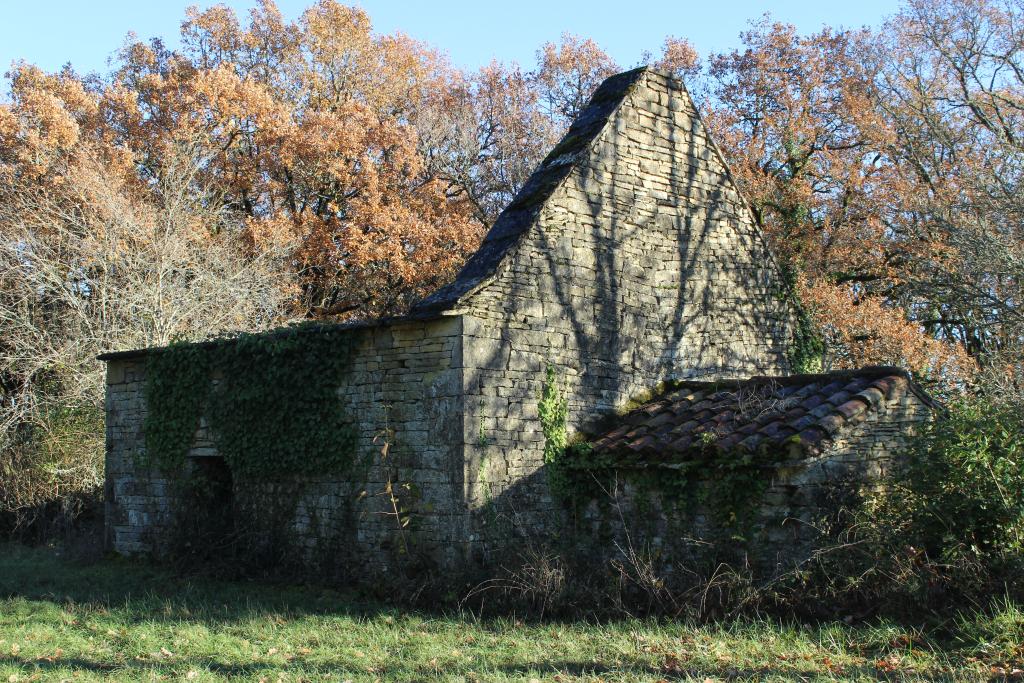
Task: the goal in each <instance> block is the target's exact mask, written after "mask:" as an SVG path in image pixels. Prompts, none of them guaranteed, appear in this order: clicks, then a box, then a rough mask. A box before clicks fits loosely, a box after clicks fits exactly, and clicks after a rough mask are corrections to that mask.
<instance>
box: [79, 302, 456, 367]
mask: <svg viewBox="0 0 1024 683" xmlns="http://www.w3.org/2000/svg"><path fill="white" fill-rule="evenodd" d="M456 317H458V316H457V315H452V314H447V313H430V314H409V315H401V316H391V317H387V318H375V319H373V320H356V321H352V322H341V323H326V322H325V323H321V324H315V323H312V324H306V325H303V326H302V327H296V326H292V327H288V326H284V327H275V328H273V329H269V330H265V331H263V332H253V333H252V334H257V335H265V336H268V337H269V336H273V335H275V334H283V333H284V332H288V331H296V330H297V331H300V332H302V333H312V332H322V331H325V330H352V331H357V330H369V329H376V328H381V327H391V326H392V325H401V324H403V323H414V322H429V321H431V320H440V319H442V318H456ZM234 334H236V335H241V334H243V332H236V333H234ZM232 339H233V338H232V337H224V338H223V339H204V340H200V341H196V342H192V343H193V344H194V345H196V346H199V347H200V348H213V347H214V346H216V345H217V344H224V343H230V342H231V341H232ZM167 348H168V347H167V346H146V347H143V348H140V349H127V350H124V351H105V352H103V353H101V354H99V355H98V356H96V360H100V361H112V360H128V359H131V358H142V357H144V356H147V355H149V354H151V353H160V352H161V351H165V350H167Z"/></svg>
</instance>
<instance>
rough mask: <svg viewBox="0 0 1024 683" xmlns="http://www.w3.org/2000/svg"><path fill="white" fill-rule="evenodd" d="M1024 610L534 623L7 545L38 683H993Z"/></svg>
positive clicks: (1011, 653)
mask: <svg viewBox="0 0 1024 683" xmlns="http://www.w3.org/2000/svg"><path fill="white" fill-rule="evenodd" d="M1022 639H1024V611H1021V610H1019V609H1017V607H1016V606H1013V605H1007V604H1006V603H1005V602H1004V603H1002V604H1001V606H999V607H997V608H995V609H994V610H993V611H991V612H990V613H988V614H986V615H980V614H979V615H972V616H964V617H962V618H960V619H954V620H950V621H947V622H945V623H944V624H934V625H931V626H929V627H927V628H923V627H920V626H918V627H913V626H908V625H898V624H894V623H886V622H876V623H871V624H861V625H854V626H849V625H845V624H843V623H830V624H818V625H813V626H810V625H799V624H791V623H779V622H772V621H763V620H762V621H759V620H743V621H733V622H729V623H723V624H716V625H710V626H708V625H704V626H701V625H693V624H687V623H683V622H672V621H656V620H622V621H614V622H610V623H604V624H592V623H582V622H565V621H558V622H551V621H549V622H544V623H536V622H534V623H526V624H524V623H522V622H519V621H517V620H515V619H502V620H494V619H476V618H474V617H473V616H472V615H470V614H453V613H448V614H442V613H436V614H435V613H427V612H418V611H412V610H408V609H401V608H395V607H388V606H385V605H381V604H379V603H372V602H365V601H361V600H359V599H358V598H356V597H355V596H353V595H347V594H345V593H341V592H338V591H333V590H327V589H322V588H311V587H284V586H279V585H265V584H257V583H246V582H221V581H213V580H209V579H197V578H181V577H175V576H174V575H172V574H170V573H168V572H165V571H161V570H158V569H155V568H152V567H149V566H145V565H140V564H135V563H129V562H125V561H103V562H99V563H94V564H89V565H79V564H75V563H72V562H69V561H65V560H62V559H61V558H60V557H58V556H57V554H56V553H55V552H54V551H52V550H47V549H28V548H25V547H22V546H17V545H0V683H2V682H3V681H30V680H74V681H92V680H117V681H123V680H155V679H156V680H194V681H216V680H226V679H242V680H265V681H279V680H280V681H348V680H351V681H373V680H386V681H435V680H442V681H513V680H514V681H531V680H539V681H560V682H564V681H662V680H665V681H668V680H672V681H674V680H696V681H705V680H707V679H710V680H729V679H733V680H736V679H739V680H744V679H752V680H877V679H880V678H884V679H889V680H935V679H939V680H972V681H973V680H984V679H990V678H995V679H1001V678H1003V677H1004V676H1005V677H1015V676H1020V675H1021V674H1020V673H1018V672H1017V671H1015V669H1017V668H1021V669H1024V665H1022V663H1021V660H1022V656H1024V642H1022Z"/></svg>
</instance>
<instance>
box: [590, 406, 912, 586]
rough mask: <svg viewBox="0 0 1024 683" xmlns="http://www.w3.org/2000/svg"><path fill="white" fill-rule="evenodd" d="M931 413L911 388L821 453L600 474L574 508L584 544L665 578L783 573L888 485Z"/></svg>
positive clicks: (594, 554)
mask: <svg viewBox="0 0 1024 683" xmlns="http://www.w3.org/2000/svg"><path fill="white" fill-rule="evenodd" d="M931 413H932V408H931V407H929V406H926V405H925V404H924V403H923V402H922V401H921V400H920V398H919V397H918V396H916V395H915V394H913V393H911V392H908V393H907V395H906V396H903V397H901V398H898V399H895V400H893V401H890V402H889V404H888V407H887V408H886V410H885V411H880V412H879V413H876V414H872V415H871V416H870V417H869V418H867V419H865V420H864V421H863V422H861V423H859V424H857V425H855V426H853V427H851V428H849V429H847V430H844V431H843V432H842V434H841V436H842V438H841V439H840V440H837V441H836V442H835V443H833V444H832V445H831V446H830V447H828V448H827V450H825V451H824V452H823V453H822V454H821V455H819V456H817V457H813V458H808V459H803V460H792V459H787V458H786V457H779V458H777V459H775V458H772V456H771V454H765V455H762V456H759V457H758V458H757V462H758V463H759V465H758V468H757V470H756V471H754V470H749V471H744V470H743V469H742V468H740V469H739V470H734V472H740V474H729V473H728V470H727V469H726V468H716V467H714V466H708V467H706V468H704V469H697V470H695V471H691V472H690V473H689V474H688V475H681V474H680V473H679V472H678V470H673V469H671V468H666V467H660V468H657V467H651V468H649V469H619V470H616V471H605V472H599V473H594V475H593V476H592V477H591V478H592V479H594V481H593V483H592V485H590V486H585V487H583V488H584V490H586V492H587V493H586V494H585V496H586V499H585V500H582V501H581V500H578V499H577V500H576V501H573V503H572V504H573V505H575V507H576V508H577V510H578V511H579V514H578V515H577V516H576V519H575V530H574V532H573V533H574V534H575V535H576V537H577V541H576V544H577V546H578V548H579V549H580V551H581V552H583V553H585V554H587V555H588V556H589V557H591V558H592V560H593V561H594V562H595V563H596V562H602V563H609V562H621V563H625V564H627V565H628V564H629V563H630V562H633V561H637V560H638V561H641V562H645V563H650V567H651V568H652V569H653V570H655V571H656V572H657V573H658V574H659V575H660V576H661V577H662V578H664V579H666V580H670V579H672V578H673V577H675V576H677V575H679V576H681V575H682V574H685V573H687V572H690V571H694V570H699V569H713V568H714V565H716V564H717V563H718V562H721V561H728V562H730V563H733V564H734V566H745V567H749V568H751V569H753V570H754V571H755V572H756V573H757V575H758V576H760V577H762V578H766V577H771V576H774V575H777V574H779V573H781V572H785V571H787V570H790V569H792V568H793V567H794V566H796V565H798V564H800V563H802V562H804V561H806V560H807V559H808V558H809V557H810V556H811V554H812V552H813V551H814V550H815V549H816V548H819V547H820V544H821V542H822V540H823V539H822V533H823V531H824V530H825V529H824V526H823V523H824V524H825V525H827V523H828V521H830V520H835V519H836V518H837V514H839V513H840V512H841V511H842V509H843V507H844V506H848V505H851V504H856V503H857V502H858V501H859V500H861V499H862V496H863V495H864V494H865V493H868V492H871V491H877V490H878V489H879V487H882V486H884V485H885V481H886V478H887V477H888V476H889V475H890V474H892V472H893V470H894V468H895V467H898V466H899V462H900V460H901V458H902V456H903V455H904V453H905V450H904V449H905V446H906V443H907V439H908V437H909V436H910V435H912V434H913V433H914V432H915V430H916V429H918V428H920V425H921V424H922V420H926V419H927V418H928V416H929V415H930V414H931ZM719 457H728V456H719ZM575 476H576V477H577V478H579V477H586V476H588V475H587V473H586V472H580V473H577V474H576V475H575ZM570 495H573V494H571V493H570Z"/></svg>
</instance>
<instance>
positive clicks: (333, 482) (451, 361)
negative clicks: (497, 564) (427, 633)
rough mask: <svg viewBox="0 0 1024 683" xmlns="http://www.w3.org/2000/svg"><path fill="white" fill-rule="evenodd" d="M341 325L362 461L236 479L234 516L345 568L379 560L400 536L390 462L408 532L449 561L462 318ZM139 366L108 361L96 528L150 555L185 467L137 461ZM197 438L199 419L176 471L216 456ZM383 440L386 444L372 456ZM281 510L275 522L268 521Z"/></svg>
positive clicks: (140, 446) (167, 535)
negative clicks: (333, 470) (340, 469)
mask: <svg viewBox="0 0 1024 683" xmlns="http://www.w3.org/2000/svg"><path fill="white" fill-rule="evenodd" d="M350 334H352V335H353V336H354V337H355V338H356V339H355V342H354V343H355V348H354V351H353V361H352V368H351V371H350V375H349V381H348V383H347V384H346V385H345V386H344V387H343V388H342V389H341V391H340V392H339V400H341V401H342V402H343V403H344V404H345V405H346V407H347V413H348V414H349V415H352V416H353V417H354V418H355V420H356V428H357V434H358V445H357V449H356V456H357V463H362V466H360V465H359V464H357V466H356V467H354V468H353V470H352V472H350V473H347V474H345V475H341V476H338V475H335V476H332V475H331V474H330V473H325V474H324V475H323V477H318V478H315V479H310V478H306V479H305V480H295V481H285V482H263V481H261V482H245V481H235V482H234V491H233V492H234V496H233V497H234V501H233V507H234V511H235V514H236V517H238V518H239V519H241V520H244V521H245V523H246V524H247V525H249V526H250V528H254V529H256V530H257V532H259V531H261V530H262V531H263V532H264V533H265V534H267V535H268V537H269V536H270V535H271V534H273V535H274V537H275V538H277V539H280V538H281V537H282V535H283V536H284V537H285V538H286V539H287V543H288V544H289V545H290V546H292V549H293V550H295V551H297V552H299V553H301V554H302V556H303V557H305V558H307V559H308V560H309V561H310V562H314V561H316V560H317V558H318V554H321V553H322V554H330V553H335V554H337V555H340V556H342V558H343V560H344V562H345V563H351V564H352V565H354V566H357V565H360V564H366V563H371V564H373V565H374V566H377V567H387V566H388V565H389V564H390V560H391V558H392V555H393V553H394V551H396V550H398V549H399V548H398V547H397V544H399V543H401V542H402V540H403V539H402V534H400V533H398V532H397V529H398V526H397V525H398V521H397V520H396V519H395V518H394V517H393V516H391V515H389V514H388V513H389V511H390V510H391V508H390V503H389V501H388V499H387V497H386V496H383V495H381V494H382V493H383V491H384V489H385V486H386V483H387V481H388V472H389V471H390V472H391V476H392V478H393V479H394V480H396V481H402V482H415V485H416V487H415V500H409V501H407V502H408V504H409V505H412V506H414V507H415V520H416V525H415V534H416V537H417V538H416V540H417V541H418V542H419V543H420V544H422V545H424V546H426V547H429V548H431V549H432V550H433V551H435V552H434V554H435V555H436V559H437V561H439V562H451V561H454V560H455V558H454V557H452V556H451V555H452V553H453V552H455V551H456V550H457V548H456V547H455V546H453V545H452V544H451V541H452V540H453V539H454V538H458V536H459V528H460V526H462V525H464V521H463V509H464V506H463V505H462V499H463V497H464V496H463V492H462V469H461V466H460V455H461V453H460V449H459V438H460V436H461V434H462V431H463V430H462V419H463V417H462V399H461V392H462V384H461V378H462V370H461V364H462V360H461V359H462V346H461V344H462V338H461V320H460V318H458V317H453V318H439V319H435V320H425V321H409V322H405V323H402V324H392V325H382V326H366V327H358V328H353V329H352V330H351V332H350ZM145 367H146V363H145V358H144V357H139V356H138V355H135V354H126V355H125V357H121V358H118V357H116V355H115V357H114V358H113V359H111V360H109V361H108V371H107V462H106V465H107V492H106V494H107V496H106V497H107V530H108V537H109V542H110V544H111V545H112V547H113V548H115V549H117V550H118V551H119V552H124V553H151V552H152V553H156V554H161V553H163V552H165V551H166V550H168V548H169V546H170V545H171V544H172V542H173V541H174V527H175V523H176V519H177V515H178V513H179V512H180V511H181V510H180V508H181V503H182V501H181V499H180V496H179V489H180V483H181V481H183V480H185V479H186V474H187V472H185V471H183V472H182V473H181V476H179V477H171V478H168V477H167V476H166V475H163V474H161V473H159V472H158V471H156V470H147V469H144V468H142V467H140V465H139V455H140V453H141V452H143V451H144V449H145V435H144V433H143V427H144V420H145V411H146V406H145V400H144V389H145ZM208 436H209V435H208V434H207V433H206V429H205V427H202V426H200V427H199V429H198V430H197V438H196V442H195V444H194V447H193V449H192V452H191V454H190V455H191V456H193V457H192V458H190V461H189V462H188V463H186V469H187V468H189V467H195V466H196V462H195V459H196V458H208V457H216V449H215V446H214V445H213V443H212V442H211V441H210V440H209V439H208ZM385 438H386V439H387V440H388V441H389V442H391V444H392V451H391V454H390V456H389V458H388V461H387V462H384V463H382V462H381V458H380V450H381V448H382V444H383V440H384V439H385ZM399 495H404V497H406V498H408V497H410V494H407V493H404V492H402V491H399ZM229 504H231V503H229ZM226 512H227V511H226ZM282 513H283V515H284V520H283V523H284V528H277V527H278V526H280V525H281V524H282V519H281V516H282ZM410 533H411V532H410Z"/></svg>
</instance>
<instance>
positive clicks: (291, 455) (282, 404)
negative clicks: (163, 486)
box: [145, 325, 356, 479]
mask: <svg viewBox="0 0 1024 683" xmlns="http://www.w3.org/2000/svg"><path fill="white" fill-rule="evenodd" d="M351 354H352V349H351V334H350V333H349V332H348V331H347V330H344V329H339V328H331V327H324V326H315V325H314V326H292V327H288V328H284V329H282V330H275V331H274V332H270V333H265V334H241V335H238V336H235V337H231V338H226V339H217V340H213V341H211V342H206V343H203V344H172V345H171V346H169V347H167V348H166V349H162V350H160V351H158V352H155V353H151V354H150V355H149V357H148V359H147V367H146V401H147V407H148V412H147V415H146V422H145V430H146V451H147V457H148V459H149V460H150V461H151V463H152V464H154V465H156V466H158V467H160V468H162V469H176V468H178V467H180V466H181V464H182V463H183V460H184V457H185V455H186V454H187V452H188V450H189V448H190V447H191V445H192V441H193V437H194V435H195V432H196V429H197V428H198V426H199V419H200V416H201V415H206V416H207V417H208V420H209V427H210V431H211V435H212V436H213V438H214V440H215V443H216V445H217V448H218V451H219V452H220V454H221V455H222V456H223V457H224V459H225V461H226V462H227V464H228V466H229V467H230V468H231V470H232V472H234V473H236V474H240V475H242V476H244V477H251V478H263V479H271V478H276V477H281V476H286V475H291V474H311V473H317V472H325V471H342V470H344V469H346V468H347V467H348V466H349V465H351V463H352V460H353V454H354V451H355V444H356V432H355V429H354V428H353V426H352V424H351V420H350V418H349V416H347V415H346V413H345V410H344V406H343V404H342V401H341V400H340V399H339V397H338V389H339V387H341V386H342V385H343V383H344V381H345V378H346V376H347V374H348V371H349V369H350V366H351Z"/></svg>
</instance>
